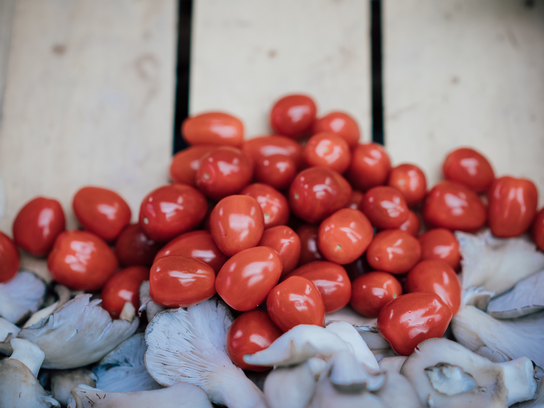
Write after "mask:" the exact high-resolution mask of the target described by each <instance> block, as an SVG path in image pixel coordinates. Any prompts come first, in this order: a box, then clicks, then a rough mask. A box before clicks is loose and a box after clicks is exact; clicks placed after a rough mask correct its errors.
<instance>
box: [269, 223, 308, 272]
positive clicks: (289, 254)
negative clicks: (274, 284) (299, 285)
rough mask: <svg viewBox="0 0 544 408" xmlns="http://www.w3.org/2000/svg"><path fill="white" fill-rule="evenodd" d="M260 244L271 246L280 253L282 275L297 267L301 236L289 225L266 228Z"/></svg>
mask: <svg viewBox="0 0 544 408" xmlns="http://www.w3.org/2000/svg"><path fill="white" fill-rule="evenodd" d="M259 246H267V247H270V248H272V249H273V250H274V251H276V252H277V253H278V255H279V257H280V259H281V261H282V263H283V272H282V274H281V276H282V277H283V276H285V275H287V274H288V273H289V272H291V271H293V269H295V268H296V267H297V265H298V261H299V259H300V238H299V237H298V235H297V234H296V233H295V231H293V230H292V229H291V228H289V227H288V226H286V225H278V226H277V227H272V228H268V229H267V230H265V231H264V233H263V237H262V238H261V241H260V242H259Z"/></svg>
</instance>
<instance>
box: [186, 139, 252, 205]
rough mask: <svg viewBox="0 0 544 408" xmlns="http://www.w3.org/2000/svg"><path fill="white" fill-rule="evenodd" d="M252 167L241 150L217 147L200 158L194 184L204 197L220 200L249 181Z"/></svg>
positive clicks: (235, 191)
mask: <svg viewBox="0 0 544 408" xmlns="http://www.w3.org/2000/svg"><path fill="white" fill-rule="evenodd" d="M252 176H253V167H252V165H251V163H250V162H249V160H248V159H247V157H246V156H245V155H244V154H243V153H242V151H241V150H238V149H235V148H233V147H218V148H217V149H215V150H213V151H211V152H210V153H207V154H205V155H204V156H202V158H201V159H200V167H199V168H198V171H197V173H196V179H195V180H196V185H197V187H198V189H199V190H200V191H202V193H204V195H205V196H206V197H209V198H211V199H213V200H220V199H222V198H224V197H226V196H228V195H231V194H236V193H238V192H239V191H240V190H241V189H243V188H244V187H245V186H247V185H248V184H249V183H250V182H251V178H252Z"/></svg>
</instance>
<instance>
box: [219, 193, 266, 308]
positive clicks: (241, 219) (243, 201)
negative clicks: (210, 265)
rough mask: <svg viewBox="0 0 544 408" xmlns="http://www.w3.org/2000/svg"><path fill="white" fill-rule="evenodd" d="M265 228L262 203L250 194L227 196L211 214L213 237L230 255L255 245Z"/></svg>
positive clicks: (222, 249)
mask: <svg viewBox="0 0 544 408" xmlns="http://www.w3.org/2000/svg"><path fill="white" fill-rule="evenodd" d="M263 231H264V217H263V212H262V210H261V206H260V205H259V203H258V202H257V200H255V199H254V198H253V197H250V196H244V195H234V196H229V197H225V198H223V199H222V200H221V201H219V202H218V203H217V205H216V206H215V208H214V209H213V211H212V214H211V215H210V232H211V234H212V237H213V240H214V241H215V243H216V244H217V246H218V247H219V249H220V250H221V252H223V253H224V254H225V255H227V256H232V255H234V254H236V253H238V252H240V251H242V250H244V249H248V248H252V247H254V246H256V245H257V244H258V243H259V241H260V240H261V237H262V236H263ZM255 307H256V306H255Z"/></svg>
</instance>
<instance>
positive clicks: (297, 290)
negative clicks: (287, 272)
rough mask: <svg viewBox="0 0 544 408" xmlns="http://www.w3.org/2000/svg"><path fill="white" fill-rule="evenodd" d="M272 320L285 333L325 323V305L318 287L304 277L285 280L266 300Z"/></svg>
mask: <svg viewBox="0 0 544 408" xmlns="http://www.w3.org/2000/svg"><path fill="white" fill-rule="evenodd" d="M266 309H267V310H268V316H270V319H272V321H273V322H274V323H275V324H276V326H278V327H279V328H280V330H283V331H284V332H286V331H288V330H290V329H292V328H293V327H295V326H298V325H299V324H315V325H317V326H323V324H324V323H325V305H324V303H323V298H322V297H321V294H320V293H319V290H318V289H317V288H316V286H315V285H314V284H313V283H312V282H311V281H310V280H308V279H306V278H303V277H302V276H292V277H289V278H287V279H285V280H284V281H283V282H281V283H280V284H279V285H278V286H276V287H275V288H274V289H272V290H271V291H270V293H269V294H268V297H267V298H266Z"/></svg>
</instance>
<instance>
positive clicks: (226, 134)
mask: <svg viewBox="0 0 544 408" xmlns="http://www.w3.org/2000/svg"><path fill="white" fill-rule="evenodd" d="M181 134H182V135H183V138H184V139H185V141H186V142H187V143H189V144H190V145H204V144H211V145H228V146H234V147H238V146H241V145H242V142H243V141H244V124H243V123H242V121H241V120H240V119H238V118H236V117H234V116H232V115H229V114H227V113H223V112H207V113H201V114H200V115H195V116H191V117H189V118H187V119H185V121H184V122H183V125H182V127H181Z"/></svg>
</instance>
